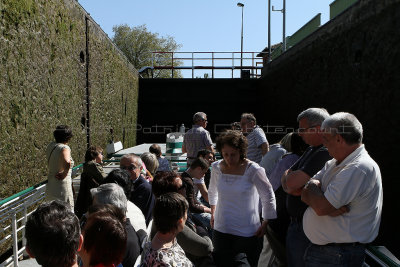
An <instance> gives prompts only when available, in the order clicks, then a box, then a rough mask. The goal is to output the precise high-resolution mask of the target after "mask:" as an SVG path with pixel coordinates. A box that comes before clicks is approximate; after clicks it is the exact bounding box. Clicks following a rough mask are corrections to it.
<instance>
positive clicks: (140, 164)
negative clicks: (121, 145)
mask: <svg viewBox="0 0 400 267" xmlns="http://www.w3.org/2000/svg"><path fill="white" fill-rule="evenodd" d="M122 159H133V161H135V162H136V164H137V165H138V166H136V167H141V166H142V163H143V162H142V160H141V159H140V157H139V156H138V155H136V154H133V153H129V154H125V155H123V156H122V157H121V159H120V161H122Z"/></svg>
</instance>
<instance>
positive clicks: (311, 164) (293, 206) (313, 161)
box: [286, 145, 332, 219]
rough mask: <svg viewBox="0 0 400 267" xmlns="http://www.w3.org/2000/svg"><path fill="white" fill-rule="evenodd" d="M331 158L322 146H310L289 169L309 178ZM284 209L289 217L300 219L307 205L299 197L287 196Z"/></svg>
mask: <svg viewBox="0 0 400 267" xmlns="http://www.w3.org/2000/svg"><path fill="white" fill-rule="evenodd" d="M331 158H332V157H331V156H330V155H329V153H328V150H327V149H326V148H325V147H324V146H322V145H320V146H310V147H308V148H307V149H306V151H305V152H304V153H303V155H302V156H301V157H300V158H299V160H298V161H297V162H296V163H295V164H294V165H293V166H292V167H291V168H290V169H291V170H292V171H297V170H301V171H303V172H305V173H306V174H307V175H309V176H310V177H313V176H314V175H315V174H316V173H317V172H318V171H319V170H321V169H322V168H323V167H324V165H325V163H326V162H327V161H328V160H330V159H331ZM286 207H287V209H288V212H289V215H290V216H291V217H296V218H299V219H301V218H302V217H303V214H304V211H305V210H306V209H307V204H305V203H304V202H303V201H301V197H300V196H293V195H289V194H288V197H287V202H286Z"/></svg>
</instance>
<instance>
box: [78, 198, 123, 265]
mask: <svg viewBox="0 0 400 267" xmlns="http://www.w3.org/2000/svg"><path fill="white" fill-rule="evenodd" d="M108 209H110V211H108V210H106V209H103V210H100V211H98V212H94V213H90V215H89V217H88V219H87V221H86V224H85V226H84V227H83V229H82V235H83V245H82V248H81V250H80V251H79V256H80V257H81V260H82V263H83V267H115V266H117V265H118V264H120V263H121V262H122V259H123V257H124V255H125V250H126V244H127V233H126V229H125V227H124V222H123V218H124V217H125V216H124V214H123V212H122V211H121V210H120V209H118V208H117V207H114V206H112V205H109V207H108Z"/></svg>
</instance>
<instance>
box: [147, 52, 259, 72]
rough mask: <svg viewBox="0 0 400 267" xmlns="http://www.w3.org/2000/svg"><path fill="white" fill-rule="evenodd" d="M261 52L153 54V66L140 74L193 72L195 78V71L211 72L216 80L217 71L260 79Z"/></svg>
mask: <svg viewBox="0 0 400 267" xmlns="http://www.w3.org/2000/svg"><path fill="white" fill-rule="evenodd" d="M259 54H260V52H243V53H242V52H152V66H149V67H145V68H142V70H140V71H139V72H142V73H143V72H144V71H148V70H151V71H152V73H151V76H152V77H153V70H171V73H172V77H174V71H175V70H191V72H192V78H195V74H194V72H195V70H211V77H210V78H215V71H216V70H228V71H231V77H232V78H234V71H235V70H236V71H242V70H245V71H249V72H250V76H251V77H260V76H261V69H262V62H263V59H262V57H257V55H259Z"/></svg>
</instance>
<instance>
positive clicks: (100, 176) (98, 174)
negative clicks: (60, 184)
mask: <svg viewBox="0 0 400 267" xmlns="http://www.w3.org/2000/svg"><path fill="white" fill-rule="evenodd" d="M102 162H103V149H102V148H101V147H98V146H90V147H89V148H88V150H86V153H85V163H84V164H83V172H82V174H81V183H80V187H79V193H78V198H77V199H76V205H75V214H76V216H78V218H80V217H81V216H82V215H83V214H84V213H85V212H86V211H87V209H88V207H89V206H90V205H91V203H92V197H91V195H90V189H92V188H95V187H98V186H99V185H100V184H101V183H102V182H103V180H104V178H105V177H106V174H105V172H104V170H103V167H102V166H101V163H102Z"/></svg>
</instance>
